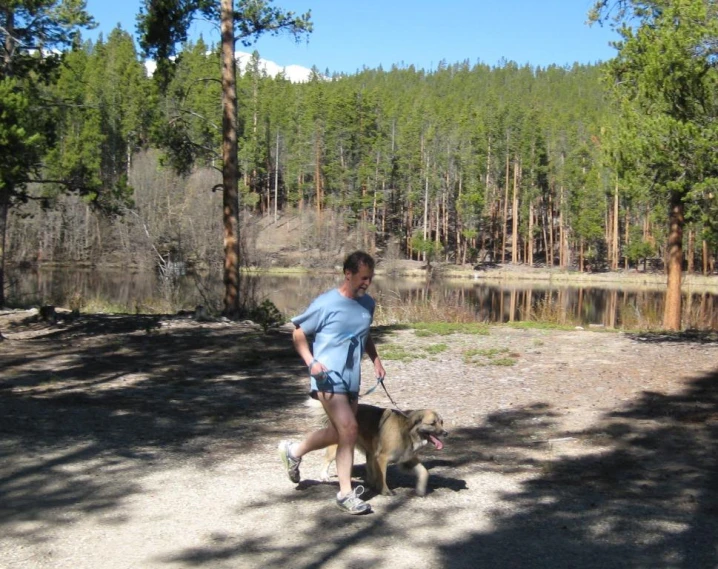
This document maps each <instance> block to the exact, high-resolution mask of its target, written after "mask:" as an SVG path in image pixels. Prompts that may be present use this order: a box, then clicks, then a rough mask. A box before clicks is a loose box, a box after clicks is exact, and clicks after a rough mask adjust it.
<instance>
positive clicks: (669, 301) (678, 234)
mask: <svg viewBox="0 0 718 569" xmlns="http://www.w3.org/2000/svg"><path fill="white" fill-rule="evenodd" d="M683 223H684V217H683V201H682V200H681V195H680V194H678V193H676V192H673V193H671V212H670V230H669V233H668V251H667V252H668V263H667V266H666V268H667V271H668V286H667V289H666V306H665V308H664V311H663V328H665V329H666V330H680V329H681V277H682V273H683Z"/></svg>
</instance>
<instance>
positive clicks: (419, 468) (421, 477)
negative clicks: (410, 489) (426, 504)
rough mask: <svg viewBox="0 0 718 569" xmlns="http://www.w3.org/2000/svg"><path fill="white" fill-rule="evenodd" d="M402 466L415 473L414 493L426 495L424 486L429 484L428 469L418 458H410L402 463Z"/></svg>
mask: <svg viewBox="0 0 718 569" xmlns="http://www.w3.org/2000/svg"><path fill="white" fill-rule="evenodd" d="M402 466H403V467H404V468H407V469H409V468H411V469H412V470H413V471H414V474H415V475H416V488H415V491H416V495H417V496H426V487H427V486H428V484H429V471H428V470H427V469H426V467H425V466H424V465H423V464H421V462H419V461H418V460H416V459H414V460H410V461H408V462H405V463H404V464H403V465H402Z"/></svg>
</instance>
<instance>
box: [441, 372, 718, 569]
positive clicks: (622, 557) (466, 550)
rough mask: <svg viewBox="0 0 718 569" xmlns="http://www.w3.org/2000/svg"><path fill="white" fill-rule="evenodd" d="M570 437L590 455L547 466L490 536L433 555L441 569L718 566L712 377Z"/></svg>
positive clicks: (512, 500)
mask: <svg viewBox="0 0 718 569" xmlns="http://www.w3.org/2000/svg"><path fill="white" fill-rule="evenodd" d="M575 435H576V436H577V437H581V438H582V439H583V440H585V441H586V442H588V443H590V444H592V445H594V446H595V452H593V453H591V454H589V455H584V456H579V457H565V458H562V459H560V460H556V461H553V462H552V463H550V464H547V465H546V467H545V469H544V472H543V473H542V474H541V475H539V476H537V477H535V478H533V479H531V480H529V481H527V482H526V483H524V484H523V488H522V490H521V491H520V492H517V493H513V494H507V495H506V496H505V497H504V500H505V501H506V502H507V503H508V504H510V509H511V513H510V514H505V513H500V512H497V513H496V515H495V519H494V524H495V529H494V530H492V531H489V532H483V533H476V534H475V535H473V536H472V537H470V538H468V539H465V540H462V541H460V542H458V543H454V544H451V545H447V546H444V547H442V559H443V563H442V566H444V567H452V568H453V567H459V568H462V567H467V568H468V567H472V568H473V567H480V566H483V567H502V568H512V567H517V568H518V567H537V568H544V567H545V568H547V569H548V568H557V567H567V568H568V567H582V568H592V567H596V568H599V567H601V568H604V567H651V568H658V567H684V568H686V569H688V568H697V567H716V566H718V552H717V550H716V542H717V540H718V471H717V470H716V466H717V465H716V460H717V454H716V452H717V451H718V448H717V447H718V372H715V373H711V374H708V375H705V376H703V377H700V378H697V379H696V380H694V381H693V382H692V383H691V384H690V386H689V388H687V389H686V390H685V391H684V392H682V393H680V394H678V395H663V394H658V393H644V394H643V396H642V397H641V398H640V399H639V400H637V401H635V402H634V403H633V404H631V405H629V406H627V407H626V408H625V409H622V410H620V411H617V412H615V413H612V414H610V415H608V416H606V417H605V418H604V419H603V420H602V421H601V422H600V423H599V424H598V425H596V426H595V427H593V428H592V429H590V430H587V431H584V432H581V433H576V434H575Z"/></svg>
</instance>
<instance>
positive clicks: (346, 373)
mask: <svg viewBox="0 0 718 569" xmlns="http://www.w3.org/2000/svg"><path fill="white" fill-rule="evenodd" d="M374 307H375V302H374V299H373V298H372V297H371V296H369V295H368V294H365V295H364V296H360V297H358V298H354V299H353V298H347V297H346V296H344V295H343V294H341V293H340V292H339V290H338V289H336V288H335V289H332V290H329V291H327V292H325V293H323V294H320V295H319V296H318V297H317V298H316V299H314V301H313V302H312V303H311V304H310V305H309V308H307V310H306V311H305V312H304V313H303V314H300V315H299V316H295V317H294V318H292V322H293V323H294V325H295V326H299V327H300V328H301V329H302V330H303V331H304V333H305V334H306V336H307V337H310V336H314V342H313V346H312V353H313V355H314V358H315V359H316V360H317V361H319V362H321V363H323V364H324V365H325V366H326V367H327V369H329V370H330V371H329V373H328V374H327V376H326V379H325V380H324V381H321V380H320V381H319V382H317V379H316V378H315V377H312V386H311V389H312V391H330V392H334V393H359V386H360V384H361V358H362V355H363V354H364V349H365V348H366V340H367V338H368V337H369V328H370V327H371V323H372V319H373V317H374Z"/></svg>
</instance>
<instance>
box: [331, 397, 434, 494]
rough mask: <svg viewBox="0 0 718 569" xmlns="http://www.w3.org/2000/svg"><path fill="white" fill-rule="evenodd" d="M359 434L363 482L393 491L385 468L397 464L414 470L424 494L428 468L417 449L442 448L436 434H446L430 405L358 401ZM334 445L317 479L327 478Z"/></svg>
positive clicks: (388, 491) (417, 484)
mask: <svg viewBox="0 0 718 569" xmlns="http://www.w3.org/2000/svg"><path fill="white" fill-rule="evenodd" d="M357 422H358V424H359V437H358V439H357V447H358V448H359V450H361V451H362V452H363V453H364V454H365V455H366V483H367V484H368V485H369V486H371V487H372V488H374V490H376V491H377V492H380V493H381V494H383V495H384V496H390V495H392V494H394V492H392V491H391V490H390V489H389V487H388V486H387V484H386V468H387V466H388V465H390V464H399V465H401V466H402V467H404V468H407V469H412V470H413V471H414V474H416V493H417V494H418V495H419V496H424V495H426V487H427V483H428V481H429V471H428V470H426V467H424V465H423V464H421V461H420V460H419V457H418V453H419V451H420V450H422V449H423V448H424V447H425V446H426V445H429V444H431V445H432V446H433V447H434V448H436V449H437V450H441V449H442V448H444V443H442V442H441V439H440V438H439V437H443V436H446V435H447V434H448V433H447V432H446V431H445V430H444V421H443V420H442V418H441V416H440V415H439V414H438V413H437V412H436V411H432V410H431V409H419V410H416V411H406V412H405V413H404V414H402V413H400V412H399V411H394V410H392V409H383V408H381V407H374V406H373V405H365V404H360V405H359V410H358V412H357ZM336 453H337V447H336V445H332V446H330V447H328V448H327V450H326V454H325V457H324V467H323V469H322V471H321V473H320V476H319V478H320V480H324V481H327V480H329V466H330V465H331V463H332V462H334V459H335V458H336Z"/></svg>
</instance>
